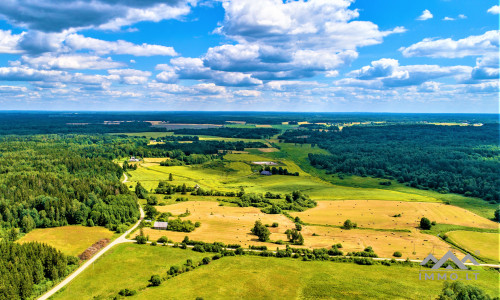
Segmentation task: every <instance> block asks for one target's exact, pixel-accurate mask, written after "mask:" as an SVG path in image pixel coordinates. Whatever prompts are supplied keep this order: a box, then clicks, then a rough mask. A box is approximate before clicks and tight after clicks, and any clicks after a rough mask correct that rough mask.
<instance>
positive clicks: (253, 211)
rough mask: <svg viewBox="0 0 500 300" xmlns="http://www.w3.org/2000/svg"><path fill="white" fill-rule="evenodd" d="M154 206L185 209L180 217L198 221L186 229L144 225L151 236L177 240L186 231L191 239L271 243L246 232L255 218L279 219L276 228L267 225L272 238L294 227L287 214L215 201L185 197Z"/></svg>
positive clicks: (173, 210)
mask: <svg viewBox="0 0 500 300" xmlns="http://www.w3.org/2000/svg"><path fill="white" fill-rule="evenodd" d="M156 208H157V209H158V211H160V212H171V213H173V214H174V215H179V214H182V213H184V212H185V211H186V209H189V211H190V212H191V215H190V216H188V217H186V218H184V219H188V220H191V221H193V222H197V221H199V222H201V227H199V228H196V229H195V231H193V232H190V233H185V232H173V231H160V230H153V229H145V230H144V233H145V234H148V235H149V236H150V238H151V239H155V240H156V239H158V238H159V237H161V236H162V235H165V236H167V237H168V238H170V239H172V240H174V241H176V242H180V241H182V239H183V238H184V236H186V235H187V236H189V238H190V239H192V240H198V241H205V242H223V243H238V244H240V245H242V246H248V245H257V244H259V245H267V246H270V247H275V245H274V244H270V243H261V242H259V241H258V240H257V237H256V236H255V235H253V234H252V233H251V232H250V229H251V228H252V227H253V225H254V223H255V221H257V220H261V221H262V223H264V224H272V223H273V222H278V223H279V227H278V228H270V230H271V232H272V234H271V239H273V240H279V239H282V240H285V239H286V235H285V234H284V232H285V230H286V229H288V228H294V227H295V225H294V223H293V222H292V221H290V220H289V219H288V218H287V217H285V216H283V215H269V214H264V213H262V212H261V211H260V210H259V209H258V208H255V207H229V206H219V204H218V203H217V202H199V201H188V202H182V203H178V204H173V205H168V206H157V207H156Z"/></svg>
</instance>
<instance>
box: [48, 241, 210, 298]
mask: <svg viewBox="0 0 500 300" xmlns="http://www.w3.org/2000/svg"><path fill="white" fill-rule="evenodd" d="M205 256H207V254H205V253H198V252H194V251H185V250H179V249H173V248H169V247H162V246H157V247H152V246H146V245H137V244H121V245H117V246H115V247H114V248H112V249H111V250H110V251H109V252H107V253H106V254H104V255H103V257H101V258H99V260H97V262H95V263H94V266H93V267H90V268H88V269H87V270H85V271H84V272H83V273H82V274H80V275H79V276H78V277H77V278H76V279H75V280H73V281H72V282H71V283H70V284H68V286H67V287H66V288H64V289H63V290H62V291H61V292H59V293H57V294H56V295H55V296H54V297H53V299H71V300H73V299H110V298H112V297H113V296H118V292H119V291H120V290H121V289H125V288H128V289H133V290H139V289H143V288H145V287H146V286H147V285H148V280H149V278H150V277H151V275H153V274H164V273H165V272H166V271H167V270H168V267H169V266H171V265H180V264H182V263H184V262H185V261H186V259H188V258H191V259H193V261H199V260H201V259H202V258H203V257H205ZM94 297H95V298H94ZM167 298H168V297H167Z"/></svg>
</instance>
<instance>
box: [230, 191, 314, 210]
mask: <svg viewBox="0 0 500 300" xmlns="http://www.w3.org/2000/svg"><path fill="white" fill-rule="evenodd" d="M238 196H239V198H237V199H230V200H223V201H228V202H231V203H235V204H237V205H238V206H240V207H248V206H253V207H259V208H261V210H262V212H264V213H268V214H280V213H282V211H283V210H289V211H304V210H306V209H308V208H312V207H315V206H316V205H317V203H316V201H314V200H312V199H311V198H309V196H308V195H306V194H303V193H302V192H301V191H294V192H292V193H291V194H285V195H278V194H272V193H266V194H265V195H262V194H255V193H244V192H241V193H239V194H238Z"/></svg>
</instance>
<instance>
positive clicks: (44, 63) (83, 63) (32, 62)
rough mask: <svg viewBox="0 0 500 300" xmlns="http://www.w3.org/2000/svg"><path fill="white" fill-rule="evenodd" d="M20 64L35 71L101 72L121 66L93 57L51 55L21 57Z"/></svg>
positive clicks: (120, 65)
mask: <svg viewBox="0 0 500 300" xmlns="http://www.w3.org/2000/svg"><path fill="white" fill-rule="evenodd" d="M21 60H22V62H23V63H25V64H27V65H29V66H31V67H33V68H36V69H47V70H48V69H69V70H83V69H93V70H102V69H109V68H119V67H122V66H123V63H121V62H115V61H113V60H111V58H106V59H104V58H101V57H99V56H93V55H79V54H64V55H52V54H44V55H41V56H36V57H31V56H22V58H21Z"/></svg>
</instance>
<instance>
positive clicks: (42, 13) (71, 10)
mask: <svg viewBox="0 0 500 300" xmlns="http://www.w3.org/2000/svg"><path fill="white" fill-rule="evenodd" d="M195 4H196V1H195V0H169V1H164V0H148V1H144V0H127V1H116V0H64V1H60V0H37V1H32V0H7V1H0V18H1V19H4V20H6V21H8V22H9V23H11V24H13V25H18V26H21V27H25V28H29V29H36V30H39V31H43V32H62V31H64V30H67V29H84V28H99V29H106V30H110V29H111V30H116V29H120V28H121V27H123V26H128V25H131V24H134V23H137V22H141V21H153V22H159V21H161V20H165V19H177V18H180V17H181V16H183V15H186V14H188V13H189V12H190V7H191V5H195Z"/></svg>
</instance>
